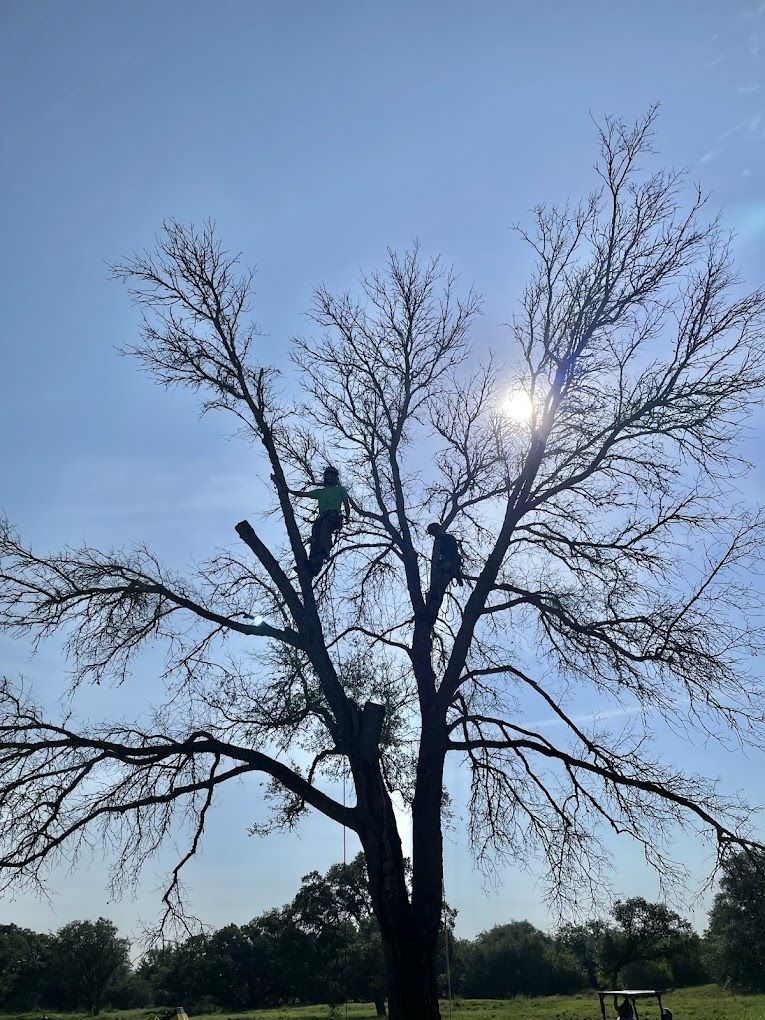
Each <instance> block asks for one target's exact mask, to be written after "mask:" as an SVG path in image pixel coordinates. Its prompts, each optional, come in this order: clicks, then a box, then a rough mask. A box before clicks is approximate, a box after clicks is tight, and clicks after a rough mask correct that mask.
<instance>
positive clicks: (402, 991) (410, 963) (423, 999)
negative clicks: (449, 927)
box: [383, 931, 441, 1020]
mask: <svg viewBox="0 0 765 1020" xmlns="http://www.w3.org/2000/svg"><path fill="white" fill-rule="evenodd" d="M383 949H384V952H385V959H386V964H387V971H388V983H389V989H388V1015H389V1017H390V1020H440V1017H441V1013H440V1010H439V1005H438V985H437V981H436V953H435V949H433V950H432V951H431V950H429V949H428V947H427V946H424V945H423V944H422V942H421V940H419V939H418V938H417V937H416V935H415V934H414V933H413V932H411V931H409V932H405V933H404V932H397V933H396V937H395V939H391V940H389V939H386V937H385V936H383Z"/></svg>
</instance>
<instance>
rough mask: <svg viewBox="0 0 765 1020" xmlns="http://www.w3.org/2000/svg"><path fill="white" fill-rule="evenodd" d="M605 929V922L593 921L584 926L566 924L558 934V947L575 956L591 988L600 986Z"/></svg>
mask: <svg viewBox="0 0 765 1020" xmlns="http://www.w3.org/2000/svg"><path fill="white" fill-rule="evenodd" d="M605 929H606V922H605V921H600V920H591V921H586V922H585V923H584V924H564V925H562V926H561V927H560V928H559V929H558V932H557V934H556V941H557V943H558V945H560V946H561V947H562V948H563V949H565V950H567V951H568V952H569V953H571V954H572V956H574V958H575V959H576V960H577V962H578V963H579V966H580V967H581V968H582V970H583V971H584V972H585V974H586V975H587V984H588V985H589V987H590V988H597V987H598V985H599V984H600V980H599V977H598V963H599V960H600V947H601V943H602V941H603V934H604V932H605Z"/></svg>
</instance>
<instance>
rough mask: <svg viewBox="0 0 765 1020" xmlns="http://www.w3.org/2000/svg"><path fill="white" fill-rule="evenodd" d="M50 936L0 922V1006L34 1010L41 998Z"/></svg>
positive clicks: (4, 1008) (1, 1007)
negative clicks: (0, 923)
mask: <svg viewBox="0 0 765 1020" xmlns="http://www.w3.org/2000/svg"><path fill="white" fill-rule="evenodd" d="M49 948H50V938H49V936H47V935H40V934H38V933H37V932H34V931H28V930H27V929H26V928H19V927H18V926H17V925H15V924H4V925H0V1009H3V1010H9V1011H10V1010H27V1009H36V1008H37V1007H38V1006H39V1005H40V1003H41V1002H42V999H43V994H44V990H45V979H46V970H47V958H48V954H49Z"/></svg>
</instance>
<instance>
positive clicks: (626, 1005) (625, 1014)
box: [614, 995, 635, 1020]
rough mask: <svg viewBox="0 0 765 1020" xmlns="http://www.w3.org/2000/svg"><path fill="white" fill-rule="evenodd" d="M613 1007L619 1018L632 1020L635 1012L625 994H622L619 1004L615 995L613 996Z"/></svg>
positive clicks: (620, 1019)
mask: <svg viewBox="0 0 765 1020" xmlns="http://www.w3.org/2000/svg"><path fill="white" fill-rule="evenodd" d="M614 1009H615V1010H616V1015H617V1017H618V1018H619V1020H634V1017H635V1013H634V1010H633V1009H632V1003H631V1002H630V1000H629V999H628V998H627V996H626V995H625V996H624V999H623V1000H622V1002H621V1004H619V1003H618V1002H617V1000H616V996H614Z"/></svg>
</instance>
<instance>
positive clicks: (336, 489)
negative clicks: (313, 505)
mask: <svg viewBox="0 0 765 1020" xmlns="http://www.w3.org/2000/svg"><path fill="white" fill-rule="evenodd" d="M306 496H310V497H311V499H317V500H318V501H319V513H320V514H323V513H326V512H327V510H336V511H337V512H338V513H340V512H341V510H342V507H343V500H344V499H347V498H348V490H347V489H345V488H343V486H342V485H325V486H324V487H323V488H321V489H311V491H310V492H307V493H306Z"/></svg>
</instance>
